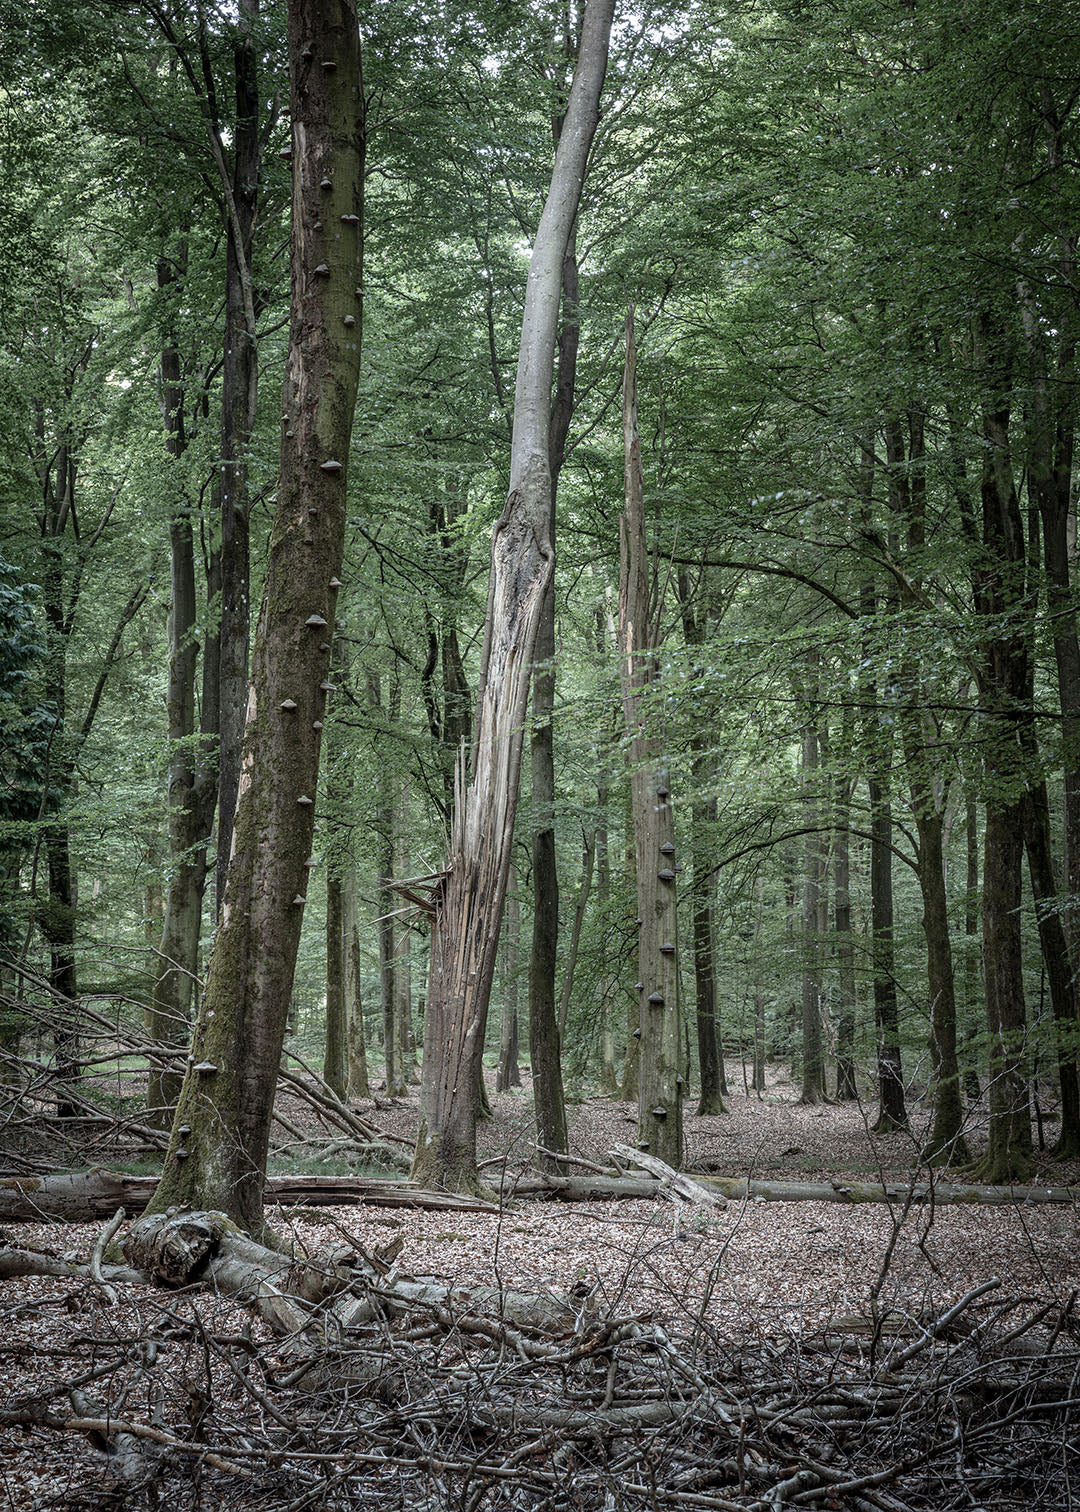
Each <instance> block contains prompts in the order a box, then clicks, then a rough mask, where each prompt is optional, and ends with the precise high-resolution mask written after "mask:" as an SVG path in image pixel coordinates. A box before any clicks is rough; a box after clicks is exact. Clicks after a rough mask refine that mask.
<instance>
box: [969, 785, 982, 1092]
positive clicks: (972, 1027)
mask: <svg viewBox="0 0 1080 1512" xmlns="http://www.w3.org/2000/svg"><path fill="white" fill-rule="evenodd" d="M965 830H966V834H965V852H966V856H967V877H966V879H965V880H966V885H965V889H964V1016H965V1024H966V1028H965V1035H964V1039H965V1043H966V1047H967V1061H968V1064H967V1068H966V1070H965V1072H964V1091H965V1093H966V1095H967V1098H968V1101H969V1102H972V1103H977V1102H978V1100H979V1098H980V1097H981V1096H982V1088H981V1087H980V1086H979V1062H978V1039H979V1024H980V1023H982V1022H984V1020H985V1016H986V1004H985V1002H984V1000H983V994H982V971H981V968H982V949H981V943H980V940H979V815H978V806H977V803H976V799H975V795H974V793H969V795H968V798H967V802H966V825H965Z"/></svg>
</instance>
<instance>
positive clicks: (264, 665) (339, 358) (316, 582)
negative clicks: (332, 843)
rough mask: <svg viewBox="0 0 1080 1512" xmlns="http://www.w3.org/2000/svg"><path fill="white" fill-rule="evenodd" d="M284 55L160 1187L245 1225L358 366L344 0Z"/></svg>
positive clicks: (272, 1061)
mask: <svg viewBox="0 0 1080 1512" xmlns="http://www.w3.org/2000/svg"><path fill="white" fill-rule="evenodd" d="M289 56H290V85H291V106H292V160H293V197H292V250H291V264H292V296H291V321H290V331H289V357H288V366H287V374H286V380H285V392H284V400H283V411H284V413H283V425H282V429H283V437H282V444H281V478H280V483H279V489H278V506H277V511H276V516H275V520H274V526H273V530H272V533H271V538H270V547H269V560H268V565H267V575H266V590H265V594H264V598H263V606H262V610H261V613H260V616H259V626H258V632H257V635H256V639H255V646H254V651H253V656H252V686H251V691H250V695H249V699H248V712H247V725H246V729H245V735H244V758H243V765H242V771H241V780H240V792H239V799H238V802H237V809H236V823H235V827H234V836H233V856H232V863H231V866H230V869H229V880H228V886H227V890H226V895H225V903H224V908H223V910H222V916H221V922H220V925H219V927H218V932H217V937H216V940H215V943H214V949H213V953H212V955H211V959H210V968H209V974H208V979H207V985H206V992H205V994H204V997H203V1001H202V1004H201V1006H200V1009H199V1015H198V1019H197V1022H196V1025H195V1034H194V1039H193V1042H192V1050H191V1060H190V1062H189V1064H188V1069H187V1073H186V1075H185V1077H184V1084H183V1087H182V1089H181V1093H180V1100H179V1105H178V1107H177V1112H176V1118H175V1121H174V1123H173V1130H172V1135H171V1138H170V1143H169V1150H168V1154H167V1156H166V1158H165V1165H164V1170H163V1173H162V1180H161V1184H160V1186H159V1188H158V1191H157V1194H156V1197H155V1206H156V1208H157V1209H165V1208H168V1207H170V1206H176V1207H195V1206H205V1207H211V1208H217V1209H220V1210H222V1211H224V1212H226V1213H228V1214H229V1215H230V1216H231V1217H233V1218H234V1219H235V1220H236V1221H237V1222H238V1223H239V1224H241V1225H242V1226H243V1227H245V1228H248V1229H251V1230H253V1231H258V1230H260V1229H261V1228H262V1223H263V1181H264V1177H265V1171H266V1152H267V1146H268V1143H269V1133H270V1121H271V1117H272V1114H273V1105H274V1089H275V1084H276V1081H277V1074H278V1067H279V1065H280V1061H281V1050H282V1044H283V1041H284V1037H285V1028H286V1022H287V1017H288V1008H289V998H290V994H291V991H292V983H293V973H294V969H295V965H296V950H297V946H298V944H299V939H300V924H301V919H302V917H303V907H304V902H305V887H306V883H307V871H308V869H307V867H306V865H305V863H306V861H307V859H308V857H309V855H310V854H311V842H312V836H313V831H314V797H315V792H316V785H317V782H318V775H319V737H320V730H321V728H322V721H323V718H324V715H325V709H326V699H327V694H328V692H329V691H330V684H329V679H328V671H329V665H330V657H329V653H330V639H331V631H332V625H333V619H334V607H335V595H336V589H337V587H338V582H337V573H338V571H339V570H340V567H341V560H342V549H343V544H344V531H345V483H346V475H347V471H348V459H349V441H350V436H351V432H352V420H353V409H354V406H355V403H356V387H357V379H358V375H359V367H360V340H359V335H358V331H359V326H358V323H357V322H358V318H359V296H358V292H357V291H358V290H359V288H360V272H361V245H362V244H361V237H360V220H359V216H360V213H361V209H362V198H361V196H362V186H363V124H362V123H363V91H362V85H361V78H360V49H359V33H358V28H357V19H356V12H355V10H354V9H353V7H352V5H351V3H350V0H290V4H289ZM324 65H329V66H324ZM324 181H329V187H328V188H327V187H323V183H324ZM316 225H318V227H319V229H316ZM346 320H349V321H351V322H353V324H351V325H348V324H346Z"/></svg>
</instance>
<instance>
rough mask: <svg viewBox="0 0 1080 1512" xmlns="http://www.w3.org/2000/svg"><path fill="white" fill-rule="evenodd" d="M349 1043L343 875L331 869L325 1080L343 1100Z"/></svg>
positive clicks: (328, 919)
mask: <svg viewBox="0 0 1080 1512" xmlns="http://www.w3.org/2000/svg"><path fill="white" fill-rule="evenodd" d="M347 1040H348V1031H347V1020H346V1008H345V915H344V908H343V906H342V897H341V876H340V874H339V873H338V872H337V871H336V870H334V869H333V867H329V866H328V867H327V872H326V1042H325V1051H324V1055H323V1077H324V1079H325V1080H326V1082H327V1084H328V1085H329V1086H330V1087H331V1088H332V1089H333V1091H334V1093H335V1094H336V1095H337V1096H338V1097H340V1098H341V1099H342V1101H344V1099H345V1097H346V1095H347V1093H348V1090H349V1069H348V1063H347V1058H346V1051H347Z"/></svg>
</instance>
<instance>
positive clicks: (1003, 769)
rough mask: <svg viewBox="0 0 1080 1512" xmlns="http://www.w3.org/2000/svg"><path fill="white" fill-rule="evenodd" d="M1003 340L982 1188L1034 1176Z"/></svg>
mask: <svg viewBox="0 0 1080 1512" xmlns="http://www.w3.org/2000/svg"><path fill="white" fill-rule="evenodd" d="M1006 347H1007V343H1006V342H1005V339H1004V337H1003V336H1002V335H1001V334H1000V333H999V332H998V330H997V328H996V325H995V321H994V318H993V317H992V316H989V315H987V314H985V313H984V314H983V315H982V316H981V317H980V319H979V320H978V322H977V326H976V341H975V348H976V359H977V362H978V364H979V366H980V367H981V369H982V377H983V380H984V382H985V384H986V388H987V396H986V398H985V399H984V401H983V408H982V431H983V440H984V444H985V454H984V455H985V459H984V462H983V470H982V478H981V482H980V493H981V498H982V512H983V541H982V545H983V562H982V565H981V566H980V568H979V570H978V578H977V609H978V612H979V614H980V615H981V616H982V617H983V618H984V620H985V625H986V629H985V632H984V633H985V652H984V658H983V664H982V666H981V668H980V678H979V684H980V687H979V691H980V695H981V696H980V703H981V704H982V706H983V707H984V708H985V709H987V711H988V712H987V713H986V714H985V715H984V717H983V721H982V735H983V760H984V770H985V783H986V787H985V792H986V829H985V835H984V853H983V906H982V924H983V963H984V968H985V975H986V1022H987V1027H988V1029H989V1032H990V1134H989V1140H988V1142H987V1148H986V1153H985V1154H984V1156H983V1158H982V1160H981V1161H980V1162H979V1164H978V1166H977V1167H976V1170H977V1171H978V1174H979V1178H980V1180H983V1181H990V1182H995V1183H997V1182H1007V1181H1020V1180H1023V1179H1024V1177H1025V1176H1026V1175H1027V1174H1028V1173H1029V1172H1030V1170H1031V1167H1032V1146H1031V1108H1030V1098H1029V1093H1028V1081H1027V1011H1026V1007H1025V1003H1024V976H1023V951H1022V941H1021V929H1020V906H1021V863H1022V860H1023V850H1024V841H1023V836H1024V809H1025V803H1024V798H1023V793H1024V790H1025V787H1026V783H1025V781H1024V772H1023V760H1022V755H1021V751H1020V746H1019V741H1018V738H1017V721H1016V711H1017V710H1018V709H1022V708H1023V707H1024V701H1025V698H1026V697H1027V694H1028V686H1029V672H1028V651H1027V646H1026V643H1025V639H1024V634H1023V627H1022V624H1021V620H1022V618H1023V616H1022V614H1021V608H1022V596H1023V571H1024V564H1025V559H1026V551H1025V543H1024V528H1023V522H1022V520H1021V517H1020V505H1019V501H1018V499H1017V496H1016V487H1015V483H1014V480H1013V472H1012V460H1011V456H1010V451H1009V420H1010V413H1009V401H1008V398H1007V393H1008V373H1007V358H1006V355H1005V353H1006Z"/></svg>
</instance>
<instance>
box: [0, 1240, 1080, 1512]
mask: <svg viewBox="0 0 1080 1512" xmlns="http://www.w3.org/2000/svg"><path fill="white" fill-rule="evenodd" d="M263 1253H265V1252H263ZM372 1258H373V1257H371V1256H366V1255H365V1256H363V1259H364V1260H365V1262H367V1261H371V1260H372ZM374 1259H375V1260H376V1262H377V1263H376V1264H375V1265H374V1266H371V1265H368V1266H367V1270H366V1275H367V1279H366V1280H365V1281H364V1283H363V1285H362V1287H361V1286H360V1284H359V1283H354V1282H353V1281H351V1280H350V1281H349V1283H348V1286H347V1290H348V1293H349V1295H350V1297H353V1298H355V1297H357V1296H359V1295H360V1293H361V1291H362V1297H363V1303H364V1306H363V1307H362V1308H360V1309H359V1310H358V1311H355V1314H354V1315H355V1316H356V1317H357V1318H358V1319H360V1320H361V1321H357V1322H355V1323H353V1324H350V1325H348V1326H345V1325H342V1323H341V1317H342V1314H341V1312H340V1310H339V1311H334V1310H333V1308H332V1307H330V1306H329V1305H328V1298H329V1296H330V1294H331V1292H332V1291H333V1288H332V1287H331V1286H330V1285H329V1281H330V1278H331V1272H332V1271H334V1265H333V1264H331V1263H330V1262H327V1265H326V1268H325V1269H324V1271H323V1272H322V1275H323V1276H324V1279H325V1280H326V1282H327V1285H326V1286H325V1287H324V1288H323V1289H322V1291H323V1294H320V1288H319V1286H316V1287H314V1289H313V1288H312V1286H311V1284H310V1283H311V1274H312V1270H313V1263H306V1264H304V1265H302V1266H301V1267H298V1269H302V1270H303V1271H304V1272H305V1273H306V1276H307V1283H306V1289H305V1288H303V1287H294V1286H293V1285H292V1283H291V1281H290V1276H289V1275H287V1274H284V1273H282V1272H280V1271H279V1272H278V1273H277V1275H276V1276H275V1277H274V1287H276V1288H277V1290H276V1291H275V1297H277V1298H278V1299H280V1296H281V1295H282V1294H285V1295H287V1296H288V1297H289V1298H290V1305H291V1302H292V1300H293V1299H295V1298H297V1297H298V1296H300V1295H302V1294H304V1293H305V1290H306V1295H307V1297H308V1299H309V1300H308V1301H306V1302H304V1304H303V1310H302V1316H303V1318H304V1319H305V1320H306V1321H305V1322H304V1323H303V1326H302V1327H301V1328H298V1329H294V1330H293V1331H292V1332H291V1333H290V1334H286V1335H284V1336H282V1335H281V1334H280V1332H279V1333H278V1334H277V1335H276V1336H270V1335H269V1334H268V1333H267V1331H266V1329H265V1328H263V1326H262V1324H261V1323H255V1324H254V1325H253V1324H252V1323H251V1321H250V1319H248V1318H246V1317H245V1315H244V1314H243V1313H242V1312H240V1311H238V1308H237V1304H236V1303H235V1302H232V1301H228V1300H226V1299H224V1298H223V1297H221V1296H214V1295H212V1294H208V1293H207V1292H205V1291H202V1292H193V1291H191V1290H190V1289H189V1290H186V1291H185V1292H183V1293H180V1294H177V1293H163V1292H159V1293H156V1294H155V1293H147V1292H140V1293H138V1296H137V1300H136V1301H135V1302H133V1303H130V1304H127V1305H126V1306H122V1307H121V1308H119V1309H112V1308H110V1307H107V1306H103V1305H102V1289H103V1286H104V1284H105V1283H104V1282H103V1281H102V1278H101V1273H100V1265H99V1267H98V1273H97V1276H96V1278H95V1279H94V1280H93V1281H91V1282H88V1283H80V1284H79V1286H77V1287H71V1286H70V1285H69V1284H68V1283H63V1286H61V1284H60V1283H56V1282H54V1283H50V1284H51V1285H53V1286H54V1287H58V1288H59V1290H58V1291H57V1292H56V1293H55V1294H54V1296H55V1299H56V1300H55V1301H54V1302H53V1303H52V1304H51V1305H54V1306H55V1305H57V1303H59V1305H62V1306H65V1307H69V1308H72V1309H79V1308H81V1309H88V1310H87V1311H84V1312H80V1313H79V1316H80V1317H81V1318H86V1319H89V1320H90V1321H89V1323H88V1326H86V1327H85V1328H84V1329H82V1330H81V1331H80V1332H79V1333H78V1334H76V1336H75V1338H73V1339H71V1341H70V1344H71V1355H72V1359H71V1361H70V1364H68V1365H66V1366H64V1368H63V1369H62V1368H61V1362H60V1361H59V1360H58V1361H56V1362H54V1371H55V1374H52V1375H51V1376H50V1380H49V1382H48V1383H45V1382H44V1380H41V1381H39V1383H38V1385H37V1387H36V1389H35V1391H34V1392H33V1395H32V1396H30V1395H27V1394H24V1395H23V1396H22V1397H19V1396H16V1397H15V1398H9V1400H8V1401H7V1403H6V1404H5V1405H4V1407H3V1409H2V1410H0V1428H2V1429H6V1430H10V1429H14V1428H16V1427H18V1428H19V1429H21V1430H22V1431H24V1432H25V1433H26V1434H27V1436H28V1440H29V1444H30V1445H33V1446H34V1449H35V1452H36V1453H37V1454H38V1455H40V1456H43V1457H49V1456H51V1457H53V1458H54V1459H55V1460H56V1462H57V1465H58V1467H59V1468H58V1474H62V1470H63V1463H64V1462H65V1461H66V1462H67V1465H68V1469H69V1473H68V1474H67V1475H66V1476H63V1478H62V1485H63V1490H62V1492H61V1493H59V1496H60V1499H59V1500H58V1499H55V1498H54V1499H53V1500H51V1501H50V1499H49V1496H48V1494H40V1495H39V1498H38V1500H37V1502H36V1505H37V1506H39V1507H41V1508H42V1509H45V1508H47V1507H50V1506H59V1505H62V1506H63V1507H64V1508H66V1509H73V1512H79V1509H83V1508H85V1509H89V1508H91V1507H92V1508H99V1507H101V1506H103V1505H114V1506H116V1507H125V1508H132V1509H134V1508H142V1507H147V1508H150V1507H155V1506H158V1505H162V1506H168V1507H169V1508H170V1509H171V1508H177V1509H181V1508H195V1507H206V1506H216V1507H218V1508H221V1509H225V1508H233V1507H236V1508H239V1507H243V1508H245V1509H251V1512H258V1509H265V1512H303V1509H307V1508H311V1509H325V1512H333V1509H345V1508H359V1507H361V1506H362V1507H364V1508H365V1509H372V1512H381V1509H387V1512H389V1509H403V1508H409V1509H410V1512H436V1509H438V1512H443V1509H446V1512H450V1509H461V1512H501V1509H507V1512H509V1509H513V1512H533V1509H537V1512H538V1509H566V1512H573V1509H581V1512H586V1509H604V1512H638V1509H643V1512H645V1509H648V1512H651V1509H678V1508H685V1509H692V1508H702V1509H719V1512H724V1509H730V1512H735V1509H739V1512H747V1509H752V1512H772V1509H778V1508H782V1507H809V1508H829V1509H837V1508H839V1509H852V1512H871V1509H872V1512H914V1509H930V1508H933V1509H935V1512H945V1509H950V1508H958V1509H959V1508H969V1509H970V1508H983V1509H987V1512H990V1509H1002V1512H1004V1509H1006V1508H1019V1507H1025V1508H1031V1507H1034V1506H1037V1507H1038V1508H1039V1509H1040V1512H1052V1509H1055V1508H1058V1507H1060V1508H1062V1509H1064V1508H1067V1507H1068V1506H1070V1505H1071V1504H1072V1503H1071V1501H1070V1496H1071V1494H1072V1493H1071V1491H1070V1486H1071V1485H1074V1484H1075V1483H1076V1478H1077V1475H1078V1473H1080V1463H1078V1461H1080V1432H1078V1430H1080V1326H1078V1323H1077V1319H1076V1316H1075V1314H1074V1311H1073V1300H1070V1301H1069V1302H1068V1303H1066V1304H1065V1305H1061V1304H1060V1303H1045V1302H1044V1303H1043V1304H1042V1305H1039V1306H1035V1307H1033V1306H1032V1299H1025V1298H1022V1297H1017V1296H1012V1295H1006V1294H1005V1293H1004V1291H1003V1288H1002V1285H1001V1283H1000V1282H999V1281H998V1280H996V1279H994V1280H991V1281H988V1282H985V1283H983V1284H982V1285H981V1286H979V1287H976V1288H975V1289H973V1290H972V1291H970V1292H968V1293H967V1294H966V1295H965V1296H964V1297H963V1298H961V1299H960V1300H959V1301H958V1302H957V1303H955V1304H954V1305H953V1306H951V1307H950V1308H948V1309H947V1310H945V1311H936V1312H933V1313H927V1314H926V1315H924V1316H920V1317H914V1316H908V1315H905V1314H901V1313H897V1312H892V1313H890V1312H882V1313H877V1314H876V1315H874V1316H866V1317H851V1318H846V1319H840V1320H836V1321H834V1323H833V1324H831V1325H830V1327H829V1328H828V1330H827V1331H824V1332H819V1333H817V1334H812V1335H800V1336H791V1337H788V1338H787V1339H777V1338H771V1339H770V1338H764V1337H760V1336H755V1334H754V1331H753V1327H752V1320H751V1319H746V1320H744V1327H743V1328H742V1329H741V1330H740V1331H739V1333H738V1336H737V1337H735V1336H734V1335H733V1334H732V1333H730V1332H729V1333H727V1334H725V1335H724V1336H721V1335H720V1334H719V1333H718V1332H717V1331H716V1330H715V1328H713V1327H712V1326H711V1325H710V1324H709V1322H708V1321H707V1314H706V1309H705V1306H704V1304H703V1305H702V1308H701V1310H700V1311H699V1312H698V1313H696V1314H695V1315H693V1316H687V1317H686V1318H685V1319H684V1321H683V1323H682V1324H681V1325H680V1327H679V1328H678V1330H676V1329H674V1328H664V1327H662V1326H660V1324H659V1323H658V1322H657V1321H656V1320H655V1319H651V1318H648V1317H644V1316H636V1317H635V1316H627V1315H619V1314H618V1313H616V1312H612V1311H608V1310H601V1309H600V1308H599V1307H597V1306H596V1298H595V1297H594V1296H590V1295H589V1294H588V1291H587V1288H586V1287H585V1286H584V1285H583V1286H582V1289H581V1290H582V1294H581V1295H580V1296H578V1297H575V1298H569V1299H562V1301H561V1302H560V1304H559V1306H557V1307H556V1308H555V1309H554V1312H555V1313H556V1314H558V1315H559V1316H560V1317H561V1319H562V1321H561V1323H559V1324H558V1325H555V1324H554V1323H553V1322H552V1321H551V1320H550V1319H549V1320H548V1321H546V1322H545V1321H544V1319H543V1317H542V1309H539V1310H538V1311H537V1313H536V1316H535V1319H534V1321H531V1322H530V1321H523V1320H522V1319H521V1318H519V1317H515V1316H513V1315H512V1311H511V1308H510V1306H509V1305H508V1304H507V1305H502V1302H500V1300H499V1297H498V1294H494V1300H493V1294H492V1293H490V1292H484V1293H483V1294H481V1293H480V1292H479V1291H478V1290H477V1291H473V1292H471V1293H470V1292H467V1291H464V1290H462V1289H453V1288H450V1289H447V1288H434V1287H427V1288H426V1289H425V1287H424V1286H422V1285H419V1286H417V1285H414V1284H413V1283H405V1284H404V1285H403V1284H402V1283H401V1281H400V1279H398V1276H399V1273H398V1272H397V1271H396V1270H393V1269H391V1268H390V1266H391V1264H392V1260H393V1257H392V1256H389V1257H387V1256H383V1257H381V1258H380V1257H378V1256H376V1257H374ZM355 1260H356V1255H355V1254H353V1255H352V1256H351V1257H350V1258H349V1260H348V1264H349V1265H350V1266H351V1265H352V1264H353V1262H354V1261H355ZM341 1262H342V1257H341V1255H340V1254H339V1255H338V1256H337V1257H336V1263H337V1270H336V1271H334V1274H335V1275H337V1276H338V1279H340V1267H341ZM290 1274H291V1273H290ZM349 1274H350V1276H353V1275H354V1274H356V1272H355V1271H353V1270H350V1271H349ZM265 1285H267V1286H269V1285H270V1282H269V1281H266V1282H265ZM336 1295H337V1297H338V1299H339V1301H340V1298H341V1291H340V1289H338V1291H337V1292H336ZM510 1296H511V1294H508V1293H504V1294H503V1298H504V1299H505V1298H508V1297H510ZM519 1300H520V1299H519ZM106 1301H107V1298H106ZM14 1310H15V1311H17V1310H18V1309H17V1304H16V1307H15V1309H14ZM530 1316H531V1315H530ZM110 1325H111V1326H110ZM16 1338H17V1335H15V1334H14V1333H13V1331H12V1329H11V1328H10V1327H7V1328H6V1329H5V1339H6V1341H7V1342H0V1359H2V1358H3V1356H4V1355H5V1354H7V1355H8V1356H9V1357H10V1354H11V1351H12V1350H17V1349H18V1348H19V1347H20V1346H19V1345H18V1344H17V1343H16V1342H14V1341H15V1339H16ZM9 1363H10V1359H9ZM87 1441H89V1442H90V1444H91V1445H93V1446H94V1459H95V1470H94V1471H93V1473H89V1472H88V1471H87V1450H86V1447H85V1446H86V1443H87ZM24 1445H27V1441H26V1440H24ZM27 1447H28V1445H27ZM8 1463H9V1464H10V1460H9V1461H8ZM80 1498H82V1499H80Z"/></svg>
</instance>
